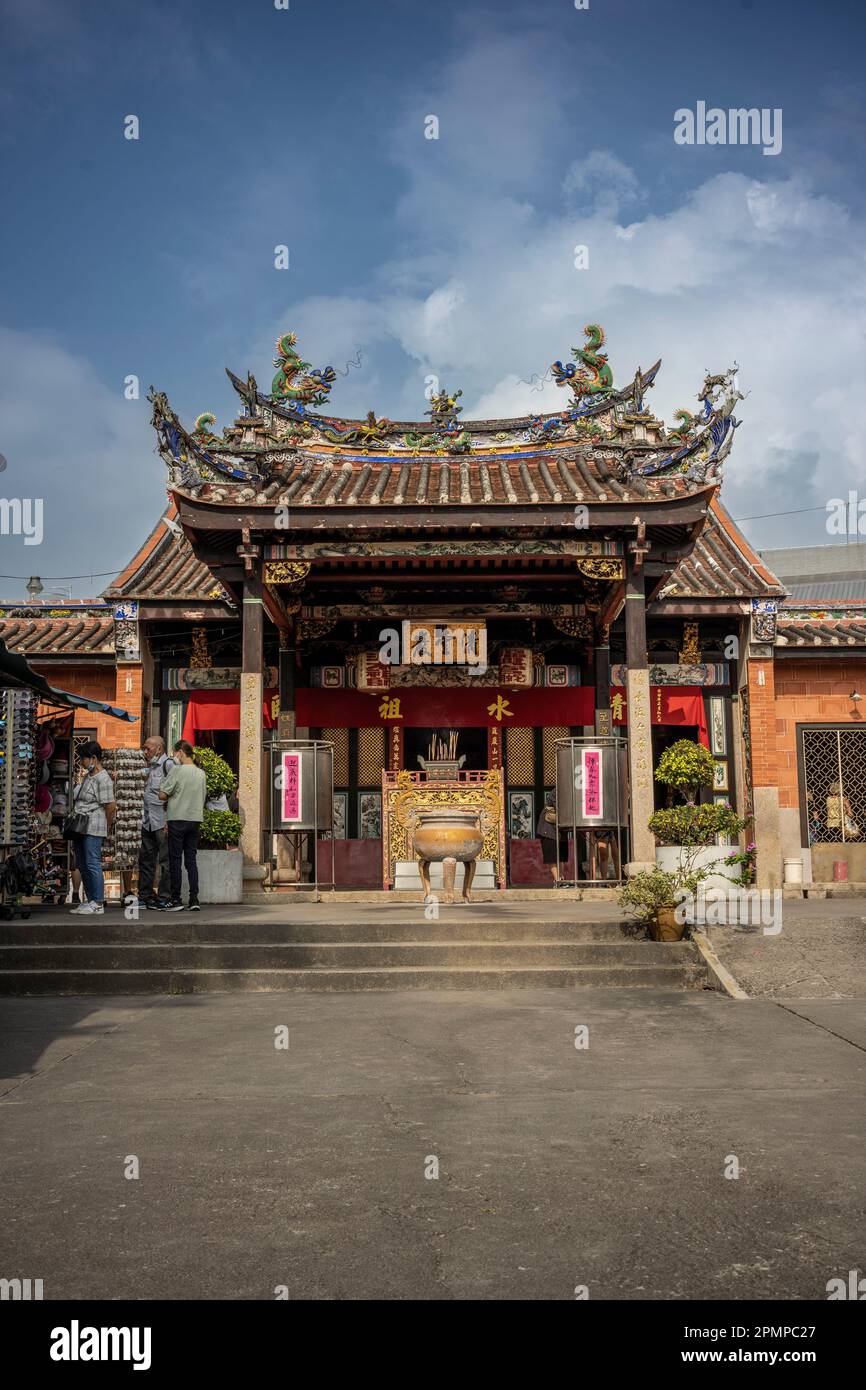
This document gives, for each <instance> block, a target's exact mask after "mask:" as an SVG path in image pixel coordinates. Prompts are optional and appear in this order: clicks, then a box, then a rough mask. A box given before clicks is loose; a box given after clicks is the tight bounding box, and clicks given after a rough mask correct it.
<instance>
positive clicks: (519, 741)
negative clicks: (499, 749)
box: [505, 727, 535, 787]
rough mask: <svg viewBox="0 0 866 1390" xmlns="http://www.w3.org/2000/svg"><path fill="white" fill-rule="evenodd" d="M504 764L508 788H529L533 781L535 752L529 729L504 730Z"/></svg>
mask: <svg viewBox="0 0 866 1390" xmlns="http://www.w3.org/2000/svg"><path fill="white" fill-rule="evenodd" d="M505 764H506V770H507V773H508V785H509V787H531V786H532V785H533V783H534V781H535V750H534V746H533V739H532V730H531V729H512V728H510V727H509V728H506V730H505Z"/></svg>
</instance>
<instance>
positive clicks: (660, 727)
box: [652, 724, 700, 811]
mask: <svg viewBox="0 0 866 1390" xmlns="http://www.w3.org/2000/svg"><path fill="white" fill-rule="evenodd" d="M699 733H700V730H699V729H698V726H697V725H696V724H654V725H653V730H652V748H653V767H654V768H656V767H658V765H659V758H660V757H661V755H662V753H663V752H664V751H665V749H666V748H670V746H671V744H672V743H677V742H678V741H679V740H680V739H681V738H687V739H689V740H691V742H692V743H697V742H698V738H699ZM653 799H654V809H655V810H656V811H661V810H663V809H664V807H665V806H667V804H668V789H667V787H665V786H662V784H661V782H656V780H655V778H653ZM674 799H676V798H674Z"/></svg>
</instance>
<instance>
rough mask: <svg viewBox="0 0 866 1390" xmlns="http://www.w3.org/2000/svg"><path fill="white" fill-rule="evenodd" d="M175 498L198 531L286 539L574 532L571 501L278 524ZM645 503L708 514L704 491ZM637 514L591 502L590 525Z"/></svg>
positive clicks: (324, 512) (308, 516)
mask: <svg viewBox="0 0 866 1390" xmlns="http://www.w3.org/2000/svg"><path fill="white" fill-rule="evenodd" d="M175 500H176V502H177V505H178V509H179V511H180V512H181V515H182V518H183V522H184V525H185V527H189V528H190V530H191V531H194V532H202V531H204V532H207V531H210V532H214V531H222V532H223V533H224V534H227V535H231V534H237V533H238V532H241V533H243V532H244V531H247V532H249V533H250V535H252V534H253V533H259V534H270V533H271V532H273V533H274V534H275V535H276V536H279V537H282V538H283V539H287V538H288V536H289V535H293V536H301V535H306V534H309V535H310V536H311V537H312V538H315V539H318V540H324V539H326V538H327V537H328V535H329V534H330V533H331V532H333V533H334V535H335V537H339V538H340V539H345V536H346V529H347V526H349V525H350V526H351V529H352V533H353V535H354V536H355V537H356V538H357V537H358V536H359V534H360V533H362V532H365V531H372V532H377V531H395V530H405V529H406V528H407V527H411V528H412V529H413V530H416V529H424V530H425V531H431V532H433V531H452V532H453V531H469V532H470V535H469V536H468V537H467V539H471V528H479V529H480V528H484V529H485V530H486V531H496V530H499V529H501V528H502V527H508V528H510V529H515V528H516V529H518V530H521V531H523V532H525V533H526V534H527V535H528V536H533V535H538V533H539V532H543V533H544V534H545V535H547V534H549V533H550V531H551V530H561V531H562V532H564V533H566V534H572V533H573V531H574V506H573V504H572V505H562V504H557V503H550V505H545V504H537V505H535V506H525V507H521V506H512V505H510V504H508V505H506V504H500V503H494V504H491V505H490V506H486V507H472V506H461V505H459V504H457V503H450V504H447V503H443V504H442V505H441V506H435V505H431V506H427V505H426V504H423V505H420V506H410V507H391V506H380V507H368V506H358V507H339V506H335V507H316V506H310V507H291V506H290V508H289V515H288V523H289V524H288V526H287V527H286V526H284V525H283V526H280V527H277V524H276V523H277V514H276V509H275V508H274V507H249V508H237V507H234V506H217V505H214V504H210V505H208V504H207V503H204V502H199V501H197V500H195V499H193V498H189V497H185V496H183V495H182V494H175ZM641 506H642V507H645V508H646V509H647V521H648V522H649V524H650V525H652V526H653V527H658V526H686V527H692V526H694V525H695V524H696V523H697V522H699V521H701V520H703V519H704V518H705V517H706V515H707V502H706V499H705V498H704V497H703V496H702V495H701V494H697V495H689V496H687V497H683V498H680V499H678V500H677V501H671V500H666V501H664V502H651V503H646V502H645V501H643V502H642V503H641ZM634 515H635V504H634V503H633V502H632V503H628V502H623V503H619V504H615V503H612V502H605V503H597V504H596V503H592V504H590V531H599V530H604V529H606V528H614V529H623V530H632V529H633V528H634ZM283 519H285V518H283ZM476 534H477V532H476Z"/></svg>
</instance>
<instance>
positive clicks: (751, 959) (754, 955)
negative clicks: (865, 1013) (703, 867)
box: [708, 897, 866, 999]
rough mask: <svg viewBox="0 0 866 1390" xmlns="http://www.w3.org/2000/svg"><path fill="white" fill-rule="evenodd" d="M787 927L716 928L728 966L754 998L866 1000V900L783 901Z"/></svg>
mask: <svg viewBox="0 0 866 1390" xmlns="http://www.w3.org/2000/svg"><path fill="white" fill-rule="evenodd" d="M781 907H782V916H781V926H782V930H781V931H780V932H779V933H778V935H776V936H768V935H765V934H764V932H763V931H762V929H761V928H760V927H759V926H757V927H756V926H751V925H743V926H739V925H737V926H721V927H720V926H713V927H710V928H709V933H708V934H709V937H710V941H711V942H712V944H713V946H714V948H715V950H716V952H717V953H718V955H719V957H720V959H721V960H722V962H723V964H725V965H726V966H727V967H728V969H729V970H730V971H731V973H732V974H733V976H734V977H735V979H736V980H737V982H738V984H740V985H741V986H742V988H743V989H744V990H745V991H746V993H747V994H748V995H750V996H753V997H756V998H772V999H823V998H826V999H866V898H853V897H852V898H827V899H800V900H797V899H791V900H787V899H786V900H784V901H783V902H782V904H781Z"/></svg>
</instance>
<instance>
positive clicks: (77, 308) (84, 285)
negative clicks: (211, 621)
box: [0, 0, 866, 597]
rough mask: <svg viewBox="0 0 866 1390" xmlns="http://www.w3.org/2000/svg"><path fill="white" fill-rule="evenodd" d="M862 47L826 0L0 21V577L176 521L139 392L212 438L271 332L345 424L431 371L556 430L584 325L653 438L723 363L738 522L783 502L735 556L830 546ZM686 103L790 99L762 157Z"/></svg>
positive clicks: (401, 398) (446, 6)
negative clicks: (207, 416) (643, 371)
mask: <svg viewBox="0 0 866 1390" xmlns="http://www.w3.org/2000/svg"><path fill="white" fill-rule="evenodd" d="M864 27H866V26H864V21H863V18H862V14H861V7H860V6H856V5H852V4H850V3H847V2H846V3H839V2H838V0H829V3H825V4H822V5H821V7H820V9H819V10H818V9H816V7H815V6H814V5H813V4H811V3H806V2H805V0H787V2H786V3H783V0H730V3H728V4H726V5H724V6H719V5H718V3H712V2H711V0H689V3H688V4H687V5H683V4H682V3H669V0H655V2H654V3H652V4H648V3H639V0H590V5H589V9H588V10H585V11H578V10H576V8H575V6H574V3H573V0H532V2H531V3H526V4H524V3H510V0H501V3H497V4H484V3H481V4H466V3H462V4H457V3H451V2H450V0H441V2H440V3H439V4H436V5H432V4H428V3H416V0H353V2H351V3H350V2H349V0H333V2H332V3H330V4H325V3H321V0H320V2H319V3H314V0H289V9H288V10H286V11H280V10H277V9H275V7H274V5H273V3H272V0H245V3H241V2H240V0H237V2H236V3H226V0H208V3H203V2H200V0H187V3H184V4H176V3H174V4H153V3H147V0H140V3H131V0H123V3H117V0H115V3H112V4H103V3H101V0H89V3H76V0H63V3H59V2H58V0H0V39H2V45H0V52H2V56H0V69H2V71H0V78H2V80H0V161H2V174H3V188H4V191H5V193H6V196H5V197H4V200H3V216H2V222H0V245H2V266H3V274H2V281H0V454H2V455H4V456H5V458H6V460H7V468H6V470H5V471H4V472H3V473H2V474H0V491H2V493H3V495H5V496H7V497H9V496H41V497H42V498H43V499H44V509H45V541H44V543H43V545H42V546H40V547H34V546H29V547H28V546H25V545H24V542H23V538H21V537H0V548H2V564H0V570H2V573H3V574H4V575H5V574H9V575H27V574H28V573H32V572H34V571H37V572H40V573H42V574H46V575H66V574H70V575H72V574H75V575H77V574H83V573H84V572H85V571H88V570H92V571H93V572H94V573H98V572H101V571H109V570H112V569H115V568H119V567H120V566H122V565H123V564H124V563H125V561H126V560H127V558H128V557H129V555H131V553H132V552H133V551H134V549H135V548H136V547H137V545H138V544H139V542H140V541H141V539H142V538H143V536H144V535H145V534H146V533H147V531H148V530H149V529H150V526H151V524H152V522H153V521H154V520H155V519H156V517H157V516H158V514H159V512H160V510H161V507H162V505H163V502H164V489H165V478H164V470H163V467H162V464H161V463H160V461H159V459H158V458H157V457H156V455H155V454H154V453H153V440H152V436H151V432H150V428H149V424H148V414H149V412H148V407H147V404H146V402H145V401H144V399H143V395H144V392H145V391H146V389H147V387H148V385H149V384H150V383H151V382H154V383H156V384H157V385H158V386H159V387H160V388H162V389H164V390H165V391H166V392H167V393H168V395H169V398H170V399H171V401H172V403H173V404H174V405H175V407H176V409H177V410H178V411H179V413H180V414H181V416H182V417H183V418H185V419H186V420H187V421H188V422H191V421H192V419H193V418H194V416H195V415H196V414H197V413H199V412H200V411H202V410H205V409H210V410H213V411H214V412H215V413H216V415H217V418H218V421H219V423H220V425H222V424H224V423H226V422H227V420H228V419H229V418H230V417H231V415H232V414H233V413H234V412H235V410H236V398H235V397H234V393H233V392H232V391H231V388H230V387H229V385H228V383H227V381H226V379H225V376H224V373H223V367H224V366H226V365H228V366H231V367H232V368H233V369H234V370H236V371H237V372H238V373H239V374H241V375H243V374H245V372H246V370H247V369H248V368H249V369H251V370H252V371H253V372H254V373H255V374H256V376H257V377H258V380H259V382H260V384H265V383H267V382H268V381H269V380H270V376H271V374H272V369H271V358H272V356H273V343H274V339H275V338H276V336H277V334H278V333H280V332H284V331H287V330H288V329H290V328H292V329H295V330H296V331H297V332H298V334H299V339H300V347H301V349H302V351H303V353H304V355H305V356H306V357H308V358H309V359H310V360H312V361H313V363H314V365H316V366H323V365H327V364H329V363H331V364H333V365H334V366H335V367H336V368H337V369H338V371H339V372H340V376H339V377H338V381H337V384H336V386H335V388H334V391H333V393H332V396H331V408H332V409H333V410H334V411H335V412H336V413H344V414H346V415H352V414H357V413H364V412H366V411H367V410H368V409H371V408H372V409H375V410H376V412H377V414H386V415H389V416H391V417H392V418H419V417H421V416H422V415H423V412H424V410H425V408H426V401H425V400H424V396H423V392H424V379H425V376H427V375H428V374H429V373H436V374H437V375H440V376H441V377H442V379H443V380H444V382H445V383H446V384H447V385H448V386H449V387H450V388H453V387H456V386H460V387H462V389H463V392H464V396H463V400H464V406H465V413H466V415H473V414H481V415H485V414H493V413H496V414H508V413H518V412H520V411H523V410H525V409H527V408H530V407H531V408H535V409H554V408H556V407H557V406H558V405H559V404H560V403H561V400H562V397H561V393H558V392H557V391H556V389H555V388H554V387H552V386H550V385H547V386H546V387H545V388H544V389H543V390H541V391H539V390H534V391H533V390H532V387H531V386H530V385H529V384H527V383H530V382H532V379H533V374H538V376H543V375H544V373H545V371H546V369H547V367H548V365H549V364H550V362H551V361H552V360H553V359H554V358H565V357H566V356H567V354H568V350H569V347H570V346H571V345H572V344H574V343H579V342H580V341H582V333H581V328H582V325H583V324H584V323H586V322H587V321H589V320H598V321H600V322H601V323H603V324H604V326H605V328H606V330H607V333H608V347H609V352H610V358H611V363H612V365H613V368H614V371H615V375H616V376H617V378H618V379H619V380H622V381H625V380H627V379H630V378H631V376H632V375H633V373H634V369H635V366H636V365H637V364H638V362H640V363H641V364H642V365H643V366H647V365H648V364H649V363H650V362H651V361H654V360H655V358H656V357H658V356H661V357H662V358H663V359H664V368H663V372H662V375H661V376H660V378H659V382H658V386H657V387H656V389H655V391H654V393H653V396H652V398H651V401H650V403H651V405H652V407H653V408H654V409H655V410H656V411H657V412H658V413H661V414H664V415H666V416H667V418H668V419H670V418H671V413H672V411H673V409H674V408H675V407H676V406H679V405H689V404H690V403H693V401H694V396H695V392H696V391H697V388H698V386H699V385H700V382H701V380H702V378H703V375H704V372H705V371H706V370H708V369H712V370H714V371H719V370H722V369H724V368H725V367H727V366H730V365H731V363H732V362H733V361H734V360H736V361H738V362H739V365H740V369H741V371H740V385H741V389H744V390H746V391H748V392H749V395H748V398H747V400H746V402H745V403H744V405H743V406H742V408H741V411H740V414H741V417H742V419H743V427H742V430H741V431H740V433H739V436H738V439H737V445H736V448H735V450H734V454H733V456H732V459H731V461H730V463H729V465H728V477H727V479H726V483H725V487H724V490H723V496H724V497H725V499H726V501H727V503H728V506H729V507H730V509H731V510H732V512H733V514H734V515H735V516H737V517H750V516H755V515H760V514H763V513H769V512H781V511H789V510H790V511H797V512H798V514H797V515H791V516H782V517H778V518H776V519H769V520H761V521H751V522H747V523H745V525H744V529H745V530H746V531H747V533H748V534H749V535H750V537H751V538H752V539H753V541H754V542H755V543H756V544H758V545H762V546H765V545H771V544H792V543H797V542H799V543H804V544H809V543H811V544H820V543H824V542H826V541H828V540H829V539H831V538H830V537H829V536H828V535H827V534H826V529H825V514H824V507H825V504H826V502H827V500H828V499H830V498H831V497H834V496H838V495H845V493H847V490H848V488H854V489H858V488H859V490H860V493H861V494H862V495H863V496H864V497H866V479H864V476H863V473H864V470H863V459H862V445H861V440H862V439H863V437H864V434H866V430H864V426H866V419H864V416H866V393H864V391H863V388H862V378H863V359H864V353H863V347H864V330H866V302H864V298H866V297H864V274H863V271H864V264H863V261H864V250H863V248H864V246H866V237H864V225H863V224H864V220H866V207H864V196H863V195H864V188H863V162H864V150H866V111H864V105H863V97H862V83H861V81H860V74H859V65H860V62H861V55H862V51H863V40H864ZM698 101H705V102H706V103H707V104H708V105H709V106H718V107H722V108H728V107H731V106H746V107H753V106H755V107H760V108H764V107H766V108H781V109H782V112H783V127H782V128H783V147H782V152H781V153H780V154H779V155H778V156H776V157H767V156H765V155H763V154H762V152H761V149H760V148H756V147H752V146H714V147H710V146H693V147H684V146H678V145H676V144H675V143H674V140H673V130H674V111H675V110H676V109H678V108H680V107H690V108H694V107H695V104H696V103H697V102H698ZM130 114H134V115H136V116H137V117H138V118H139V121H140V138H139V140H137V141H128V140H125V139H124V138H123V122H124V118H125V117H126V116H127V115H130ZM431 114H432V115H435V116H437V118H438V120H439V139H438V140H427V139H425V138H424V121H425V117H427V116H428V115H431ZM281 243H285V244H287V245H288V247H289V253H290V268H289V270H287V271H278V270H276V269H275V268H274V246H275V245H277V244H281ZM578 244H582V245H587V246H588V248H589V261H590V264H589V269H588V270H580V271H579V270H576V269H575V267H574V256H573V248H574V246H575V245H578ZM359 352H360V359H358V356H357V355H358V353H359ZM358 361H359V365H351V366H350V365H348V364H349V363H358ZM129 374H135V375H137V376H138V377H139V379H140V382H141V385H142V399H141V400H139V401H137V402H136V401H127V400H125V399H124V394H123V383H124V378H125V377H126V376H127V375H129ZM801 508H802V509H806V508H814V509H815V510H812V511H807V510H803V511H799V509H801ZM105 582H106V581H105V580H104V579H101V578H100V579H95V580H94V581H93V582H90V581H89V580H82V581H81V582H79V583H76V584H73V585H72V588H73V592H75V593H78V594H87V593H90V592H95V591H97V590H98V589H99V588H101V587H102V586H103V585H104V583H105ZM0 584H2V589H3V593H4V595H5V596H7V597H11V596H13V595H14V594H15V593H16V592H18V591H20V589H21V588H22V586H21V585H20V584H18V583H16V582H15V581H13V580H5V579H4V580H0Z"/></svg>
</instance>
